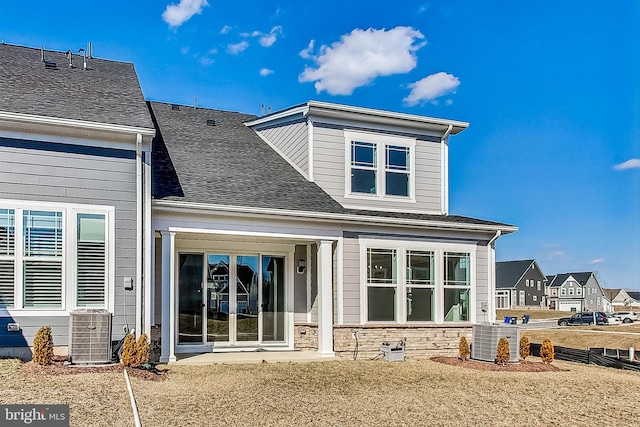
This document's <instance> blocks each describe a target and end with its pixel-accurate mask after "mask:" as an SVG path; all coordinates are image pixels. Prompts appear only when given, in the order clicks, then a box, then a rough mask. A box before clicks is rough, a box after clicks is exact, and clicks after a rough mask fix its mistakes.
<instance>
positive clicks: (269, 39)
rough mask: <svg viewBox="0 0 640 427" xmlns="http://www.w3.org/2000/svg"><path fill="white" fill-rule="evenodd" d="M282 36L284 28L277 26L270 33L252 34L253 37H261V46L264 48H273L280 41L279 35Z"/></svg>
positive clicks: (256, 32)
mask: <svg viewBox="0 0 640 427" xmlns="http://www.w3.org/2000/svg"><path fill="white" fill-rule="evenodd" d="M280 34H282V27H281V26H280V25H276V26H275V27H273V28H272V29H271V31H269V33H263V32H261V31H258V30H256V31H254V32H252V33H251V35H252V36H253V37H260V40H258V41H259V42H260V45H261V46H263V47H271V46H273V44H274V43H275V42H276V40H278V35H280Z"/></svg>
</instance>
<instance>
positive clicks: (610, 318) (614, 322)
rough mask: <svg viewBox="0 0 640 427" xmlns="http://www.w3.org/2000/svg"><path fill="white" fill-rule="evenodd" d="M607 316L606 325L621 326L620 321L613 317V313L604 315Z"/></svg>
mask: <svg viewBox="0 0 640 427" xmlns="http://www.w3.org/2000/svg"><path fill="white" fill-rule="evenodd" d="M605 314H606V315H607V324H608V325H622V319H620V318H619V317H618V316H616V315H615V313H605Z"/></svg>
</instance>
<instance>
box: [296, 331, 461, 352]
mask: <svg viewBox="0 0 640 427" xmlns="http://www.w3.org/2000/svg"><path fill="white" fill-rule="evenodd" d="M303 332H304V333H303ZM354 334H355V335H354ZM463 336H464V337H465V338H467V341H468V342H469V343H471V342H472V341H471V338H472V329H471V325H469V326H459V325H437V326H436V325H434V326H411V325H334V326H333V349H334V351H335V353H336V356H341V357H348V358H351V357H353V355H354V352H355V350H356V341H357V344H358V358H360V357H363V358H373V357H375V356H377V355H379V354H380V345H381V344H382V343H384V342H388V343H391V344H396V343H400V342H404V344H405V355H406V357H408V358H411V359H426V358H430V357H433V356H457V355H458V345H459V344H460V338H461V337H463ZM356 337H357V339H356ZM294 347H295V349H296V350H315V349H317V348H318V330H317V325H315V324H296V325H295V343H294Z"/></svg>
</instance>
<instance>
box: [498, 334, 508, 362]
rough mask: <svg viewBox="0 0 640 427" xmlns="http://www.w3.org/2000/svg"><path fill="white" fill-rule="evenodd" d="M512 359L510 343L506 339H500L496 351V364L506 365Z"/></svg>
mask: <svg viewBox="0 0 640 427" xmlns="http://www.w3.org/2000/svg"><path fill="white" fill-rule="evenodd" d="M509 359H511V353H510V351H509V341H507V339H506V338H505V337H502V338H500V341H498V349H497V351H496V363H497V364H498V365H506V364H507V362H509Z"/></svg>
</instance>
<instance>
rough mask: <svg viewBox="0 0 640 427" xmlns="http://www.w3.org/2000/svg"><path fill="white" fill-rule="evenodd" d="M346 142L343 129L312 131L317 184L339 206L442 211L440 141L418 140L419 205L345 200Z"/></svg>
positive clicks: (383, 201) (416, 182)
mask: <svg viewBox="0 0 640 427" xmlns="http://www.w3.org/2000/svg"><path fill="white" fill-rule="evenodd" d="M345 150H346V148H345V139H344V129H343V128H341V127H336V126H327V125H322V124H316V125H314V128H313V158H314V165H313V166H314V167H313V171H314V172H313V177H314V181H315V182H316V183H317V184H318V185H319V186H320V187H321V188H322V189H323V190H325V191H326V192H327V193H328V194H329V195H330V196H331V197H333V198H334V199H336V200H337V201H338V202H339V203H341V204H343V205H348V206H361V207H365V208H375V209H377V210H385V209H401V210H403V211H404V210H407V211H421V212H436V213H440V212H441V209H442V205H441V203H442V201H441V194H442V178H441V168H442V164H441V163H442V162H441V152H440V150H441V146H440V142H439V140H436V141H435V142H434V141H428V140H426V139H420V138H418V139H417V141H416V148H415V153H414V155H415V165H416V167H415V169H416V170H415V171H414V172H413V173H414V175H415V187H416V190H415V193H416V202H415V203H409V202H397V201H388V200H384V199H376V200H366V199H362V198H357V199H354V198H345V197H344V196H345V171H346V162H347V161H348V159H345V152H346V151H345Z"/></svg>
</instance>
